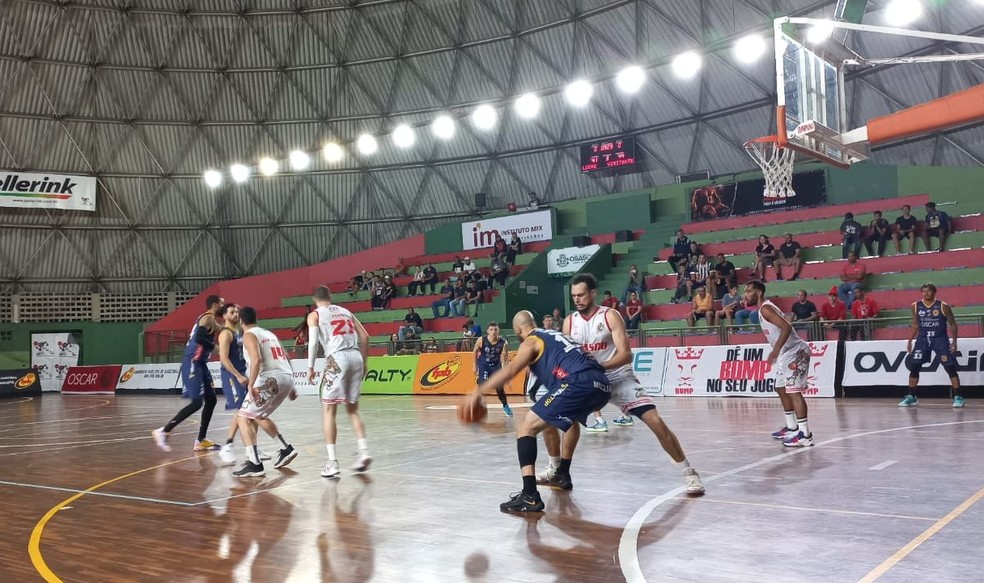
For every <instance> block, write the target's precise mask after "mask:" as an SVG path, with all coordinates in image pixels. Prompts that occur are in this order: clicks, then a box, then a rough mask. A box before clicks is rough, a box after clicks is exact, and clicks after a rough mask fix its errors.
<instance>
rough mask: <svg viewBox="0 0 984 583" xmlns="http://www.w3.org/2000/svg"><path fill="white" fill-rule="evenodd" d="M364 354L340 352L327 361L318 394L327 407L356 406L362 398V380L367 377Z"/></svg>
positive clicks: (354, 351) (350, 351) (348, 351)
mask: <svg viewBox="0 0 984 583" xmlns="http://www.w3.org/2000/svg"><path fill="white" fill-rule="evenodd" d="M364 367H365V365H364V363H363V362H362V353H361V352H359V351H358V350H340V351H338V352H335V353H332V354H331V355H329V356H328V358H326V359H325V370H324V372H322V373H321V385H320V387H319V388H318V394H320V395H321V402H322V403H324V404H325V405H338V404H341V403H349V404H354V403H358V402H359V397H361V396H362V379H363V378H364V377H365V374H366V371H365V368H364Z"/></svg>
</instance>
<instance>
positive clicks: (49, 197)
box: [0, 170, 96, 211]
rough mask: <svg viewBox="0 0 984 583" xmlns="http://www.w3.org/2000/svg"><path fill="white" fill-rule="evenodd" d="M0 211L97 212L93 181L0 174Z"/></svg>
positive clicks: (72, 175)
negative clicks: (17, 209)
mask: <svg viewBox="0 0 984 583" xmlns="http://www.w3.org/2000/svg"><path fill="white" fill-rule="evenodd" d="M0 207H7V208H43V209H63V210H71V211H95V210H96V179H95V178H94V177H92V176H78V175H74V174H29V173H26V172H14V171H7V170H0Z"/></svg>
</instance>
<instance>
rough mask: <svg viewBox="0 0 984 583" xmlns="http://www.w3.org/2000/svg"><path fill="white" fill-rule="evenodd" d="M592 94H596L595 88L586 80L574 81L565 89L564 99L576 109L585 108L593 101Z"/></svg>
mask: <svg viewBox="0 0 984 583" xmlns="http://www.w3.org/2000/svg"><path fill="white" fill-rule="evenodd" d="M592 93H594V87H593V86H592V85H591V83H588V82H587V81H585V80H584V79H578V80H577V81H573V82H572V83H571V84H570V85H568V86H567V87H565V88H564V97H565V98H566V99H567V103H570V104H571V105H573V106H574V107H584V106H585V105H587V104H588V102H589V101H591V94H592Z"/></svg>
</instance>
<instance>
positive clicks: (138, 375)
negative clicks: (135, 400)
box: [116, 363, 181, 391]
mask: <svg viewBox="0 0 984 583" xmlns="http://www.w3.org/2000/svg"><path fill="white" fill-rule="evenodd" d="M180 371H181V365H180V364H178V363H168V364H124V365H123V366H122V367H121V368H120V380H119V382H118V383H117V384H116V390H117V391H124V390H145V391H170V390H173V389H175V388H177V387H180V386H181V377H180Z"/></svg>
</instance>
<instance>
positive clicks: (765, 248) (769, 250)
mask: <svg viewBox="0 0 984 583" xmlns="http://www.w3.org/2000/svg"><path fill="white" fill-rule="evenodd" d="M775 258H776V247H775V245H773V244H772V243H770V242H769V237H768V236H766V235H759V242H758V245H756V246H755V263H754V264H752V272H753V273H754V274H755V275H754V277H755V279H758V280H759V281H761V282H763V283H764V282H765V268H766V267H772V263H773V261H775Z"/></svg>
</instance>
